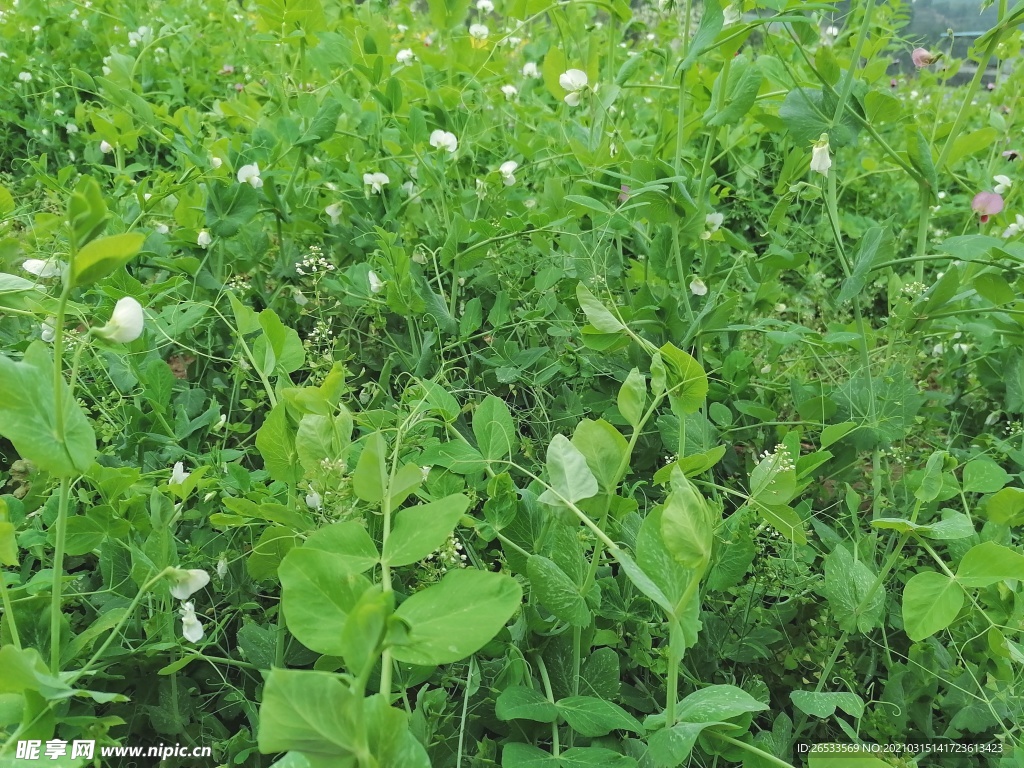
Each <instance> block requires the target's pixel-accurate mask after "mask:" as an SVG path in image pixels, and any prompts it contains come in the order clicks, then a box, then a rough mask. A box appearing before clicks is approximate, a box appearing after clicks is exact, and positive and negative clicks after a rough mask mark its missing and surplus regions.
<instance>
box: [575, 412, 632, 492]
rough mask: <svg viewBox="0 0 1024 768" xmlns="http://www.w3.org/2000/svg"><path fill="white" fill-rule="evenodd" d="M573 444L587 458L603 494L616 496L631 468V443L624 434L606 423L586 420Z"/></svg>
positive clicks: (577, 427) (576, 433)
mask: <svg viewBox="0 0 1024 768" xmlns="http://www.w3.org/2000/svg"><path fill="white" fill-rule="evenodd" d="M572 444H573V445H574V446H575V447H576V448H577V449H579V451H580V453H582V454H583V456H584V458H586V460H587V466H588V467H590V471H591V472H592V473H593V474H594V477H595V479H596V480H597V484H598V486H599V487H600V488H601V490H602V491H604V492H605V493H607V494H613V493H615V489H616V488H617V487H618V484H619V480H621V479H622V477H621V474H622V472H624V471H625V469H626V468H627V467H628V466H629V464H628V461H627V451H628V450H629V443H628V442H627V441H626V438H624V437H623V436H622V433H621V432H619V430H617V429H616V428H615V427H613V426H612V425H611V424H609V423H608V422H607V421H605V420H604V419H598V420H597V421H593V420H592V419H583V420H582V421H581V422H580V423H579V424H577V425H576V430H575V432H573V435H572Z"/></svg>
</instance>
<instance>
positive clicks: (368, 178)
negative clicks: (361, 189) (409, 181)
mask: <svg viewBox="0 0 1024 768" xmlns="http://www.w3.org/2000/svg"><path fill="white" fill-rule="evenodd" d="M390 182H391V179H389V178H388V175H387V174H386V173H364V174H363V184H365V185H366V186H368V187H369V188H370V191H371V192H372V193H373V194H375V195H379V194H380V192H381V190H382V189H384V185H385V184H389V183H390Z"/></svg>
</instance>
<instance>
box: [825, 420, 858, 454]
mask: <svg viewBox="0 0 1024 768" xmlns="http://www.w3.org/2000/svg"><path fill="white" fill-rule="evenodd" d="M856 428H857V425H856V424H855V423H854V422H852V421H844V422H843V423H842V424H830V425H829V426H827V427H825V428H824V429H823V430H821V447H822V448H828V447H829V446H830V445H832V444H833V443H834V442H835V441H836V440H839V439H841V438H842V437H844V436H845V435H847V434H849V433H850V432H852V431H853V430H854V429H856Z"/></svg>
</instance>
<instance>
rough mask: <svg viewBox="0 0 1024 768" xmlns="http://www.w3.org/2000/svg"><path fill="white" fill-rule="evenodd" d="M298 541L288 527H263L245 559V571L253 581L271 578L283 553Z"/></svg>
mask: <svg viewBox="0 0 1024 768" xmlns="http://www.w3.org/2000/svg"><path fill="white" fill-rule="evenodd" d="M298 543H299V540H298V537H297V536H296V535H295V532H294V531H292V530H291V529H290V528H284V527H282V526H277V525H274V526H271V527H269V528H264V529H263V533H261V534H260V538H259V541H257V542H256V544H255V545H254V546H253V548H252V551H251V552H250V553H249V557H247V558H246V560H245V570H246V573H248V574H249V576H250V577H251V578H252V579H254V580H255V581H268V580H269V579H273V578H274V577H276V576H277V575H278V574H277V569H278V568H279V567H280V565H281V561H282V560H284V557H285V555H287V554H288V552H290V551H291V550H292V548H293V547H295V546H296V545H297V544H298Z"/></svg>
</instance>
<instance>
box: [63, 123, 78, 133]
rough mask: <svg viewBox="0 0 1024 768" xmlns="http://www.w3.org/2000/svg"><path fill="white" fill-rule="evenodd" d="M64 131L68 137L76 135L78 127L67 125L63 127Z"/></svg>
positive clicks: (71, 124) (72, 124)
mask: <svg viewBox="0 0 1024 768" xmlns="http://www.w3.org/2000/svg"><path fill="white" fill-rule="evenodd" d="M64 130H65V131H67V133H68V135H69V136H70V135H71V134H73V133H78V126H77V125H75V124H74V123H68V124H67V125H65V126H64Z"/></svg>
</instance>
